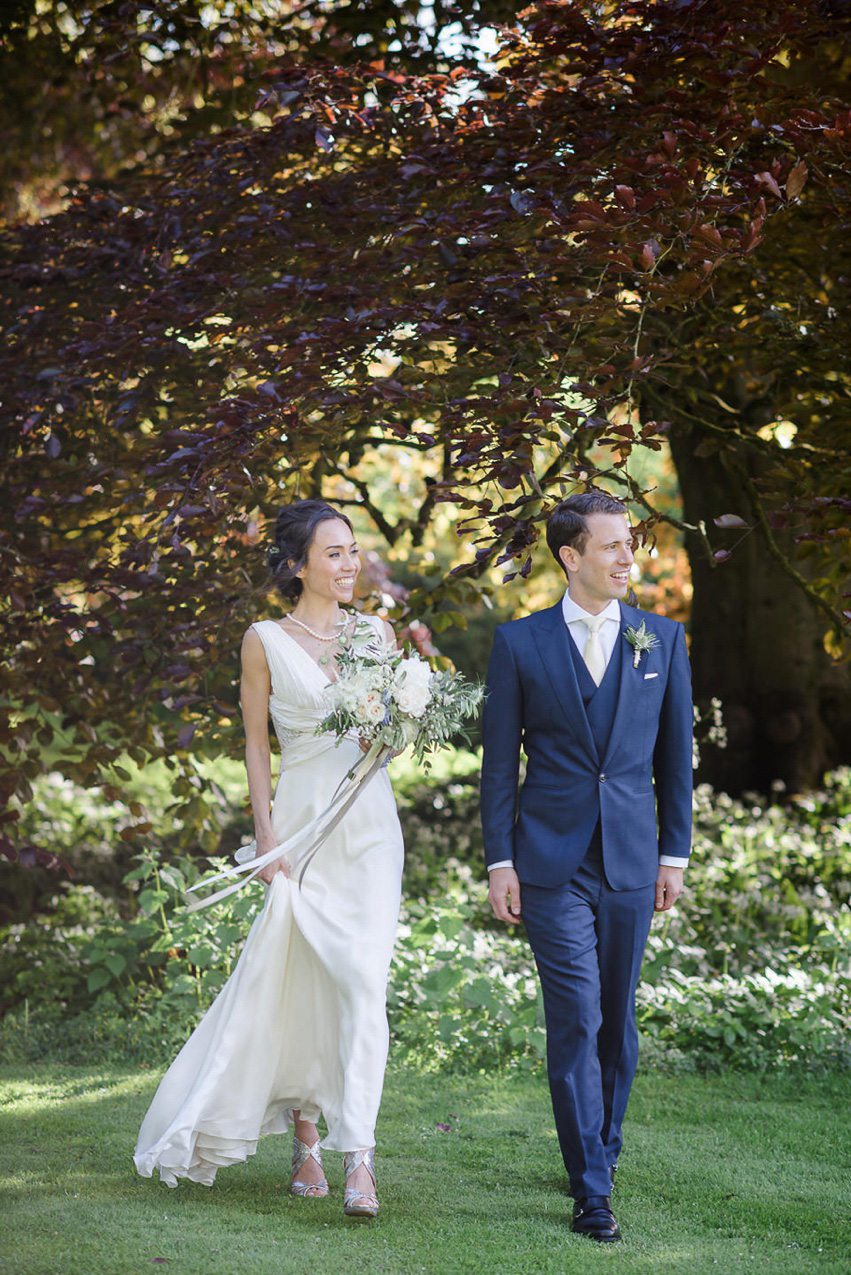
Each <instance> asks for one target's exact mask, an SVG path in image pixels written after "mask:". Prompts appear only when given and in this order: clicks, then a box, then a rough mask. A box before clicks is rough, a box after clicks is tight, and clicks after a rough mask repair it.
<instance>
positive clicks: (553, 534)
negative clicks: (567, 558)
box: [547, 491, 626, 566]
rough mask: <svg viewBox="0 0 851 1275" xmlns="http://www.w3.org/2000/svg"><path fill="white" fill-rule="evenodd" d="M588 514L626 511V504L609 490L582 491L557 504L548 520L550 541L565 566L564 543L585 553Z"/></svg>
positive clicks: (560, 562) (548, 537)
mask: <svg viewBox="0 0 851 1275" xmlns="http://www.w3.org/2000/svg"><path fill="white" fill-rule="evenodd" d="M589 514H626V505H625V504H624V503H623V501H622V500H618V499H617V497H616V496H610V495H609V493H608V492H607V491H583V492H580V493H579V494H578V495H576V496H568V498H567V500H562V501H561V502H560V503H559V504H557V505H556V507H555V509H554V510H553V512H552V513H551V514H550V516H549V518H548V520H547V544H548V545H549V548H550V553H551V554H552V555H553V557H554V558H555V560H556V562H557V563H558V564H559V566H563V565H564V564H563V563H562V561H561V558H560V557H559V552H558V551H559V549H561V548H562V546H563V545H569V546H570V547H571V548H573V549H575V550H576V552H577V553H583V552H584V550H585V544H586V541H587V540H588V536H589V535H590V532H589V530H588V523H587V522H586V521H585V519H586V518H587V517H588V515H589Z"/></svg>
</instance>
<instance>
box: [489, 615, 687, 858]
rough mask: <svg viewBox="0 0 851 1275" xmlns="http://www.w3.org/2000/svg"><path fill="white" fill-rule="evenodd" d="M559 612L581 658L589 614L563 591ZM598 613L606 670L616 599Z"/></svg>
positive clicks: (615, 628)
mask: <svg viewBox="0 0 851 1275" xmlns="http://www.w3.org/2000/svg"><path fill="white" fill-rule="evenodd" d="M561 609H562V614H563V615H564V622H565V624H566V625H567V631H568V633H569V634H570V636H571V637H572V638H573V640H574V642H575V643H576V649H577V650H578V651H579V654H580V655H581V656H583V658H584V654H585V643H586V642H587V641H588V625H587V624H586V623H585V617H586V616H587V615H589V612H588V611H586V610H585V609H584V607H581V606H580V605H579V603H578V602H574V601H573V599H572V598H571V596H570V591H569V590H565V594H564V597H563V599H562V603H561ZM598 614H601V615H604V616H605V617H606V618H605V620H604V622H603V623H602V624H601V625H600V631H599V636H598V640H599V643H600V648H601V650H602V652H603V659H604V660H605V662H606V668H608V667H609V660H610V659H611V658H612V655H613V653H614V649H615V646H616V644H617V640H618V635H619V633H620V625H621V609H620V607H619V606H618V602H617V599H616V598H612V600H611V601H610V602H608V603H607V604H606V605H605V606H604V607H603V610H602V612H599V613H598ZM659 864H660V866H661V867H665V868H685V867H686V866H687V865H688V859H680V858H677V857H675V856H674V855H671V854H660V855H659ZM513 867H514V861H513V860H512V859H500V861H499V863H492V864H491V865H490V867H489V868H488V872H493V870H494V868H513Z"/></svg>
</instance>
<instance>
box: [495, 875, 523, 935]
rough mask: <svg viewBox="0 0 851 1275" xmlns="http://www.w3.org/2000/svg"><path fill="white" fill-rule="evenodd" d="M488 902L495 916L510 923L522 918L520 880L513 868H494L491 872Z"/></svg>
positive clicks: (513, 923)
mask: <svg viewBox="0 0 851 1275" xmlns="http://www.w3.org/2000/svg"><path fill="white" fill-rule="evenodd" d="M489 876H490V885H489V886H488V902H489V903H490V905H491V907H492V908H493V914H494V916H495V917H496V918H497V919H498V920H500V921H507V922H508V924H509V925H516V923H517V922H518V921H519V920H520V881H519V879H518V876H517V873H516V872H515V871H514V869H513V868H494V870H493V872H491V873H489Z"/></svg>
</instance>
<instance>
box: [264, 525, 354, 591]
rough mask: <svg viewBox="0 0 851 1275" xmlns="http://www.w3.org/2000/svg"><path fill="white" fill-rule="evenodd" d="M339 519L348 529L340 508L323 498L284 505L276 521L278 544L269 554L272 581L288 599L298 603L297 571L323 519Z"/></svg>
mask: <svg viewBox="0 0 851 1275" xmlns="http://www.w3.org/2000/svg"><path fill="white" fill-rule="evenodd" d="M332 519H339V521H340V522H344V523H345V524H346V526H347V527H348V529H349V531H351V530H352V524H351V523H350V522H349V520H348V518H347V517H346V515H345V514H341V513H340V511H339V509H334V508H333V507H332V506H331V505H328V504H326V503H325V501H324V500H297V501H296V502H295V504H293V505H284V507H283V509H281V510H280V512H279V513H278V517H277V520H276V522H275V543H274V544H273V545H272V547H271V549H270V550H269V551H268V553H267V554H266V561H267V563H268V565H269V570H270V571H271V573H272V583H273V584H274V586H275V588H276V589H277V591H278V593H279V594H280V595H281V597H282V598H283V599H284V601H285V602H295V601H297V599H298V598H299V597H300V596H301V587H302V586H301V580H299V579H297V578H296V572H298V571H301V569H302V567H303V566H304V565H305V563H306V562H307V554H308V550H309V549H310V546H311V545H312V544H313V537H314V536H315V534H316V528H317V527H318V526H319V524H320V522H329V521H331V520H332Z"/></svg>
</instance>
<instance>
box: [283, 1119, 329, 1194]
mask: <svg viewBox="0 0 851 1275" xmlns="http://www.w3.org/2000/svg"><path fill="white" fill-rule="evenodd" d="M311 1156H312V1157H313V1159H314V1160H315V1161H316V1163H317V1164H318V1165H319V1167H320V1169H321V1168H322V1152H321V1150H320V1148H319V1139H318V1138H317V1139H316V1141H315V1142H314V1144H313V1146H312V1147H310V1146H308V1145H307V1143H306V1142H302V1140H301V1138H298V1137H296V1136H295V1135H294V1136H293V1183H292V1185H291V1187H290V1194H291V1195H300V1196H302V1197H304V1198H306V1199H308V1200H321V1199H323V1198H324V1196H326V1195H327V1194H328V1182H327V1180H326V1178H325V1176H324V1174H323V1177H322V1181H321V1182H298V1181H296V1180H295V1175H296V1174H297V1173H298V1171H299V1169H300V1168H301V1166H302V1165H303V1164H304V1163H305V1161H306V1160H309V1159H310V1157H311Z"/></svg>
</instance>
